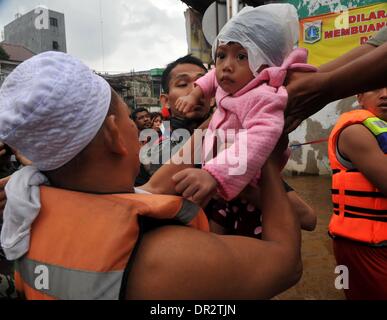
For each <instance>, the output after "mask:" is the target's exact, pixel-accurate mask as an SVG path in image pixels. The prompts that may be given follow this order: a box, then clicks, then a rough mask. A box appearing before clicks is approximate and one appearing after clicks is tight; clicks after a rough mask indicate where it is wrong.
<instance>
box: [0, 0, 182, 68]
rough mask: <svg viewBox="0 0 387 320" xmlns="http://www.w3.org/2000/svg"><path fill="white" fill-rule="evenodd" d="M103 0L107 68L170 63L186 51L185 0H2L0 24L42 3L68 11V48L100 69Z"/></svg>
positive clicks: (101, 63)
mask: <svg viewBox="0 0 387 320" xmlns="http://www.w3.org/2000/svg"><path fill="white" fill-rule="evenodd" d="M100 2H101V4H102V18H103V38H104V41H103V42H104V71H108V72H125V71H131V70H133V69H134V70H136V71H142V70H148V69H152V68H159V67H165V65H166V64H168V63H169V62H171V61H173V60H174V59H176V58H178V57H180V56H182V55H185V54H186V53H187V50H188V49H187V41H186V31H185V18H184V11H185V10H186V9H187V6H186V5H185V4H184V3H182V2H181V1H180V0H81V1H79V0H0V30H3V29H4V26H5V25H6V24H8V23H10V22H11V21H12V20H14V17H15V14H16V13H21V14H24V13H27V12H29V11H31V10H33V9H35V8H36V7H37V6H38V5H45V6H47V7H48V8H49V9H51V10H55V11H59V12H62V13H64V14H65V21H66V35H67V51H68V53H70V54H72V55H74V56H77V57H79V58H80V59H82V60H83V61H84V62H85V63H86V64H88V65H89V66H90V67H91V68H93V69H95V70H98V71H101V70H102V66H103V60H102V45H101V43H102V41H101V19H100V6H99V3H100Z"/></svg>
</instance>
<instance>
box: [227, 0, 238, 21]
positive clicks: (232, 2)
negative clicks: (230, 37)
mask: <svg viewBox="0 0 387 320" xmlns="http://www.w3.org/2000/svg"><path fill="white" fill-rule="evenodd" d="M238 11H239V0H227V21H228V20H230V19H231V18H232V17H233V16H235V15H236V14H237V13H238Z"/></svg>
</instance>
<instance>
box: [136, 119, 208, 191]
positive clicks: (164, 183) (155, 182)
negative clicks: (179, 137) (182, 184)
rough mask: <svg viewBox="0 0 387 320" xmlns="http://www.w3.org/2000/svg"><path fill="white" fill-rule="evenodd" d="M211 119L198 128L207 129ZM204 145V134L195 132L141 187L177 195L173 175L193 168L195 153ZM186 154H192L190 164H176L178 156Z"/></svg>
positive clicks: (146, 189)
mask: <svg viewBox="0 0 387 320" xmlns="http://www.w3.org/2000/svg"><path fill="white" fill-rule="evenodd" d="M210 121H211V119H208V120H206V121H205V122H204V123H203V124H202V125H201V126H200V127H199V128H198V129H200V130H205V129H207V128H208V125H209V123H210ZM201 146H202V135H201V134H200V132H195V133H194V135H193V136H192V137H191V138H190V139H189V140H188V141H187V143H186V144H185V145H184V146H183V148H182V149H181V150H180V151H179V152H178V153H177V154H176V155H174V156H173V157H172V159H171V160H170V161H168V162H167V163H166V164H165V165H163V166H162V167H161V168H160V169H159V170H157V171H156V172H155V174H154V175H153V176H152V177H151V179H150V180H149V182H148V183H147V184H145V185H144V186H142V187H140V189H142V190H144V191H147V192H149V193H152V194H166V195H168V194H169V195H175V194H176V190H175V183H174V182H173V181H172V177H173V176H174V175H175V174H177V173H179V172H180V171H182V170H185V169H191V168H193V167H194V163H195V160H196V159H195V155H197V154H198V153H199V151H200V149H201ZM184 155H190V156H191V163H190V164H176V162H177V161H176V159H177V158H182V157H183V156H184Z"/></svg>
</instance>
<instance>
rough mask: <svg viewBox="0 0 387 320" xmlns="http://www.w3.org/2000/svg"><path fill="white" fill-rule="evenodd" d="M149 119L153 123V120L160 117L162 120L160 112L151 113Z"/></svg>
mask: <svg viewBox="0 0 387 320" xmlns="http://www.w3.org/2000/svg"><path fill="white" fill-rule="evenodd" d="M150 117H151V120H152V121H153V119H155V118H157V117H160V118H161V120H163V115H162V114H161V113H160V112H152V113H151V114H150Z"/></svg>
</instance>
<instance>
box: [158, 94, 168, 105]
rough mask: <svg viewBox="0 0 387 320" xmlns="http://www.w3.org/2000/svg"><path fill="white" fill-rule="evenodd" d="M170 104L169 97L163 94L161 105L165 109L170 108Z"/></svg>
mask: <svg viewBox="0 0 387 320" xmlns="http://www.w3.org/2000/svg"><path fill="white" fill-rule="evenodd" d="M168 102H169V98H168V95H167V94H165V93H163V94H161V95H160V103H161V105H162V106H163V107H164V106H168Z"/></svg>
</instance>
